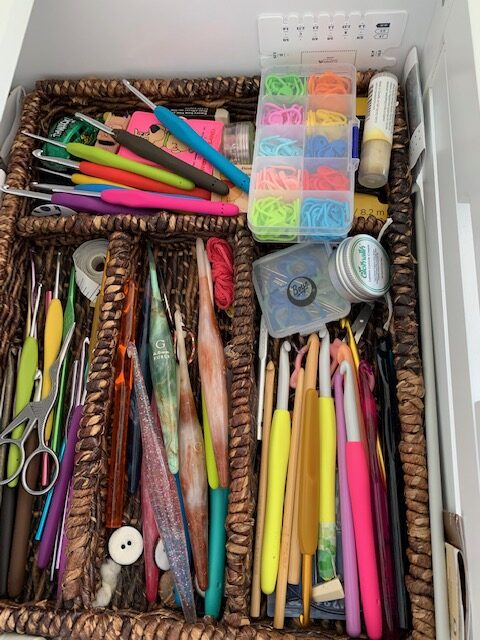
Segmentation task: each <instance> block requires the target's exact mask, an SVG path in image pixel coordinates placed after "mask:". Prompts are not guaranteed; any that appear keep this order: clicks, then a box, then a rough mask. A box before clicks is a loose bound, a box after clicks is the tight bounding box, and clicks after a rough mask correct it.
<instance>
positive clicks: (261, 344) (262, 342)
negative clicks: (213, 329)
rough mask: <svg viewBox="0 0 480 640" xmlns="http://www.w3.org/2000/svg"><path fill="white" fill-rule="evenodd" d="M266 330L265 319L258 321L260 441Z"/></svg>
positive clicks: (259, 433)
mask: <svg viewBox="0 0 480 640" xmlns="http://www.w3.org/2000/svg"><path fill="white" fill-rule="evenodd" d="M267 347H268V330H267V323H266V322H265V317H264V315H263V314H262V317H261V320H260V334H259V336H258V361H259V362H258V384H257V388H258V405H257V440H261V439H262V416H263V400H264V394H265V366H266V364H267Z"/></svg>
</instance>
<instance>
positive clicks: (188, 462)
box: [175, 309, 208, 591]
mask: <svg viewBox="0 0 480 640" xmlns="http://www.w3.org/2000/svg"><path fill="white" fill-rule="evenodd" d="M175 335H176V339H177V357H178V372H179V376H178V377H179V387H180V410H179V420H178V441H179V462H180V464H179V475H180V484H181V488H182V495H183V501H184V505H185V513H186V518H187V523H188V531H189V534H190V542H191V546H192V555H193V564H194V566H195V575H196V578H197V582H198V585H199V587H200V589H201V590H202V591H205V589H206V588H207V586H208V559H207V558H208V552H207V548H208V546H207V545H208V540H207V539H208V483H207V469H206V466H205V447H204V442H203V433H202V427H201V426H200V422H199V420H198V416H197V410H196V407H195V400H194V398H193V392H192V386H191V383H190V375H189V372H188V362H187V352H186V348H185V336H184V329H183V319H182V314H181V313H180V311H179V310H178V309H177V310H176V311H175Z"/></svg>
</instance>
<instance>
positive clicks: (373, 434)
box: [358, 360, 399, 640]
mask: <svg viewBox="0 0 480 640" xmlns="http://www.w3.org/2000/svg"><path fill="white" fill-rule="evenodd" d="M358 383H359V387H360V402H361V405H362V411H363V418H364V420H365V429H366V432H367V443H368V456H369V460H370V478H371V482H372V498H373V516H374V522H375V532H376V537H375V539H376V548H377V550H378V554H377V555H378V562H379V573H380V587H381V590H382V609H383V614H384V622H385V628H384V638H385V639H386V640H398V637H399V623H398V612H397V593H396V588H395V578H394V575H393V558H392V539H391V529H390V519H389V516H388V496H387V486H386V484H385V482H384V479H383V476H382V474H381V470H380V464H379V461H378V458H377V450H376V443H377V435H378V423H377V403H376V401H375V396H374V395H373V387H374V383H375V379H374V376H373V370H372V367H371V366H370V364H369V363H368V362H365V360H362V361H361V362H360V366H359V368H358Z"/></svg>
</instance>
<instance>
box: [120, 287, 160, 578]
mask: <svg viewBox="0 0 480 640" xmlns="http://www.w3.org/2000/svg"><path fill="white" fill-rule="evenodd" d="M151 304H152V296H151V288H150V275H147V279H146V280H145V286H144V288H143V302H142V310H141V318H140V322H139V323H138V324H139V327H140V328H139V333H138V338H137V349H138V358H139V360H140V367H141V369H142V374H143V379H144V381H145V387H146V389H147V394H148V397H149V398H150V397H151V395H152V379H151V377H150V367H149V364H148V332H149V318H150V308H151ZM141 468H142V436H141V433H140V421H139V416H138V411H137V397H136V395H135V394H134V393H132V394H131V396H130V417H129V423H128V464H127V473H128V483H127V490H128V493H129V494H130V495H135V494H136V493H137V490H138V485H139V483H140V476H141ZM143 502H144V500H143V492H142V505H143ZM145 566H146V564H145ZM157 582H158V580H157Z"/></svg>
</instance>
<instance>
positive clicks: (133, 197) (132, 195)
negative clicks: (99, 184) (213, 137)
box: [100, 189, 240, 216]
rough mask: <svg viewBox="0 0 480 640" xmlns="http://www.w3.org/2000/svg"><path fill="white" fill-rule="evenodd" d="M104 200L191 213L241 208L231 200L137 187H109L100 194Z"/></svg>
mask: <svg viewBox="0 0 480 640" xmlns="http://www.w3.org/2000/svg"><path fill="white" fill-rule="evenodd" d="M100 196H101V198H102V200H104V201H105V202H109V203H110V204H117V205H120V204H121V205H124V206H126V207H142V208H146V209H171V210H172V211H188V212H191V213H198V214H205V215H214V216H236V215H238V214H239V213H240V209H239V208H238V206H237V205H236V204H233V203H231V202H221V201H218V202H214V201H210V200H201V199H199V198H189V197H179V196H172V195H164V194H160V193H151V192H149V191H139V190H136V189H131V190H123V189H107V190H106V191H102V192H101V194H100Z"/></svg>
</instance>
